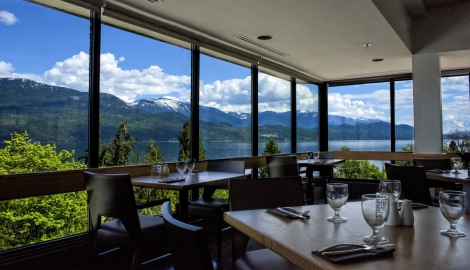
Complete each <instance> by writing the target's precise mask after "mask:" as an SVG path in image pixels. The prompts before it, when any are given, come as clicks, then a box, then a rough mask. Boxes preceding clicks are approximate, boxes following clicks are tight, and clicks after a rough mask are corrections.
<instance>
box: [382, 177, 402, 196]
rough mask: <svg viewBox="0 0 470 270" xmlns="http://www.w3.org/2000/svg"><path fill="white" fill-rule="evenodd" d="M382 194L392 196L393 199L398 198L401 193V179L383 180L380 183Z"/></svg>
mask: <svg viewBox="0 0 470 270" xmlns="http://www.w3.org/2000/svg"><path fill="white" fill-rule="evenodd" d="M379 192H380V194H384V195H388V196H390V199H392V200H398V199H399V198H400V195H401V182H400V180H381V181H380V183H379Z"/></svg>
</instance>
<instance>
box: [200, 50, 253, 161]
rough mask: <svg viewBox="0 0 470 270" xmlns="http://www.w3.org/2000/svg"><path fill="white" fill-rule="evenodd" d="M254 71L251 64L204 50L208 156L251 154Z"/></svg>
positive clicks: (203, 122) (203, 126)
mask: <svg viewBox="0 0 470 270" xmlns="http://www.w3.org/2000/svg"><path fill="white" fill-rule="evenodd" d="M250 74H251V71H250V69H249V68H246V67H242V66H239V65H237V64H233V63H230V62H227V61H223V60H220V59H217V58H214V57H211V56H207V55H204V54H201V70H200V76H201V77H200V81H201V82H200V85H199V89H200V90H199V93H200V94H199V117H200V119H199V120H200V127H199V129H200V138H201V140H202V145H203V147H204V150H205V153H206V158H207V159H218V158H228V157H244V156H250V155H251V75H250ZM200 156H201V154H200Z"/></svg>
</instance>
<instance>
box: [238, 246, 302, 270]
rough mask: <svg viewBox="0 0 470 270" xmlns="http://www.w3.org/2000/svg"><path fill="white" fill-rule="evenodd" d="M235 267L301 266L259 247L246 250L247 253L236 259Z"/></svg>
mask: <svg viewBox="0 0 470 270" xmlns="http://www.w3.org/2000/svg"><path fill="white" fill-rule="evenodd" d="M235 269H253V270H264V269H270V270H277V269H279V270H281V269H282V270H286V269H300V268H298V267H297V266H295V265H293V264H292V263H291V262H289V261H287V260H286V259H284V258H282V257H281V256H279V255H277V254H276V253H274V252H273V251H271V250H270V249H259V250H254V251H249V252H245V254H243V255H242V256H241V257H240V258H238V259H237V260H236V261H235Z"/></svg>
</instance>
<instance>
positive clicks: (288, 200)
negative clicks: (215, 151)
mask: <svg viewBox="0 0 470 270" xmlns="http://www.w3.org/2000/svg"><path fill="white" fill-rule="evenodd" d="M229 198H230V199H229V204H230V210H231V211H237V210H249V209H260V208H275V207H282V206H297V205H303V204H304V198H303V190H302V180H301V178H300V176H296V177H283V178H259V179H230V180H229ZM248 241H249V237H248V236H246V235H245V234H243V233H242V232H240V231H238V230H237V229H235V228H233V227H232V260H233V262H235V261H236V260H237V259H238V258H239V257H240V256H242V255H243V254H244V253H245V251H246V247H247V245H248Z"/></svg>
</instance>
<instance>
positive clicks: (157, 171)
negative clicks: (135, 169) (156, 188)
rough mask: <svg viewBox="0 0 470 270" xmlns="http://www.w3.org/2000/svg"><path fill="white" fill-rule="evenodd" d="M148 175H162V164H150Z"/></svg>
mask: <svg viewBox="0 0 470 270" xmlns="http://www.w3.org/2000/svg"><path fill="white" fill-rule="evenodd" d="M150 175H152V176H157V175H162V165H160V164H156V163H155V164H152V165H151V167H150Z"/></svg>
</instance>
